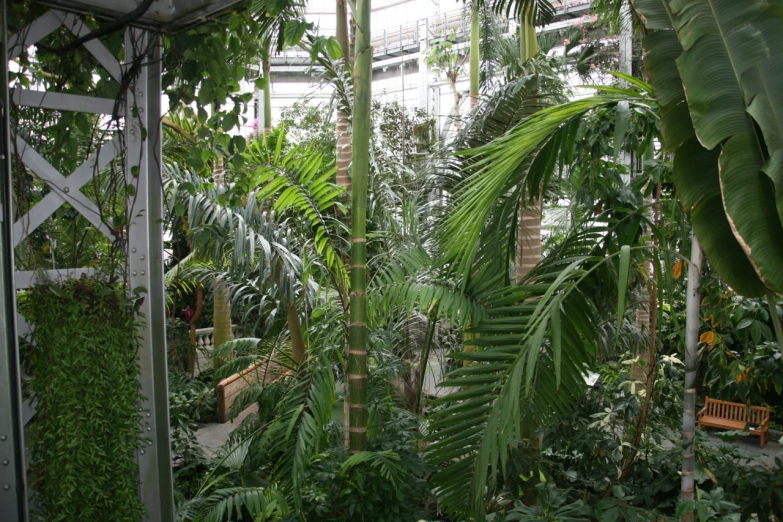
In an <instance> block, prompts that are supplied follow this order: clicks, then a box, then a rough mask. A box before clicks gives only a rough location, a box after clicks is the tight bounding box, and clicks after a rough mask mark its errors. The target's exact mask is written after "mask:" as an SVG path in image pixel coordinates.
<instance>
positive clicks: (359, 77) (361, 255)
mask: <svg viewBox="0 0 783 522" xmlns="http://www.w3.org/2000/svg"><path fill="white" fill-rule="evenodd" d="M370 14H371V10H370V0H358V1H357V2H356V53H355V58H354V60H355V64H354V74H353V78H354V96H355V97H354V110H353V139H352V145H353V151H352V152H353V162H352V163H353V187H352V191H351V194H352V198H351V304H350V322H349V324H348V326H349V336H350V337H349V343H348V347H349V350H348V380H349V391H350V398H349V400H350V404H349V407H350V423H349V428H348V431H349V434H348V436H349V450H350V451H351V452H353V453H358V452H360V451H365V450H366V449H367V309H366V306H367V294H366V287H367V238H366V232H365V228H366V225H367V178H368V173H369V169H370V155H369V152H370V126H371V108H370V102H371V98H372V92H371V87H372V46H371V44H370V41H371V40H370Z"/></svg>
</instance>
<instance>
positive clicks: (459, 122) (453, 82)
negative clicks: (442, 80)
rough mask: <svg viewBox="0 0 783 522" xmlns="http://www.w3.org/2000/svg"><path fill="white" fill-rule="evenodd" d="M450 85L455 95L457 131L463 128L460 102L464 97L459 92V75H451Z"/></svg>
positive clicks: (455, 123) (449, 75)
mask: <svg viewBox="0 0 783 522" xmlns="http://www.w3.org/2000/svg"><path fill="white" fill-rule="evenodd" d="M448 78H449V85H451V92H452V93H453V94H454V126H455V127H456V128H457V130H460V129H461V128H462V115H461V114H460V111H459V102H460V100H462V96H461V95H460V93H459V91H458V90H457V73H456V72H454V73H449V74H448Z"/></svg>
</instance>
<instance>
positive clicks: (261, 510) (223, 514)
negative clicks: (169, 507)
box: [180, 487, 290, 522]
mask: <svg viewBox="0 0 783 522" xmlns="http://www.w3.org/2000/svg"><path fill="white" fill-rule="evenodd" d="M191 502H192V503H191V504H190V505H188V506H183V508H186V509H183V508H181V512H180V517H181V520H184V521H188V520H196V521H199V522H223V521H226V522H228V521H230V520H240V519H241V518H242V517H243V516H245V515H246V514H247V515H249V516H251V517H253V520H258V521H264V520H276V519H277V518H278V517H280V516H286V515H288V514H289V512H290V510H289V509H288V505H287V503H286V500H285V497H284V496H283V495H282V494H280V493H279V492H278V491H275V490H272V489H266V488H247V487H233V488H224V489H218V490H216V491H214V492H213V493H212V494H210V495H209V496H207V497H203V498H195V499H193V500H192V501H191ZM194 508H197V511H196V509H194ZM194 512H197V513H198V514H197V515H196V516H195V517H194V518H189V516H190V515H192V514H193V513H194ZM185 515H187V516H185Z"/></svg>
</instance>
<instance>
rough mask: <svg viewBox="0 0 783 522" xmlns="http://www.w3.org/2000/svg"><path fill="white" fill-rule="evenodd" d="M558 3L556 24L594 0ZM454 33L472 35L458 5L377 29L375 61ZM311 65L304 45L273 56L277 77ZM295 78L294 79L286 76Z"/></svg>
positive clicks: (385, 61)
mask: <svg viewBox="0 0 783 522" xmlns="http://www.w3.org/2000/svg"><path fill="white" fill-rule="evenodd" d="M555 5H556V7H557V10H556V16H555V21H554V23H553V25H554V24H558V25H559V24H562V23H564V22H565V23H566V25H568V22H569V21H570V22H574V21H576V19H578V18H580V17H582V16H584V15H586V14H589V12H590V9H591V5H590V0H562V1H561V2H555ZM452 33H453V34H454V37H455V38H456V41H457V42H464V41H467V40H468V39H469V37H470V21H469V20H468V18H467V17H466V16H465V11H464V10H462V9H458V10H455V11H450V12H447V13H443V14H440V15H438V16H435V17H429V18H425V19H422V20H418V21H415V22H409V23H406V24H402V25H400V26H399V27H396V28H393V29H386V30H384V31H380V32H378V33H376V34H375V35H374V36H373V38H372V46H373V61H374V62H375V67H376V68H378V67H384V66H388V65H389V64H393V63H395V62H396V61H397V60H395V58H402V57H406V56H408V55H413V54H417V53H420V52H421V50H422V48H426V47H428V46H429V44H431V43H432V42H435V41H438V40H441V39H443V38H445V37H447V36H448V35H450V34H452ZM310 66H311V61H310V55H309V54H308V53H307V52H305V51H303V50H301V49H287V50H285V51H283V52H282V53H279V54H277V55H275V56H273V57H272V59H271V67H272V72H273V73H274V74H275V81H280V80H281V79H282V78H280V76H278V74H279V73H282V74H283V75H294V76H300V75H303V74H305V73H306V72H307V70H308V69H309V68H310ZM282 80H283V81H286V80H287V81H293V79H282Z"/></svg>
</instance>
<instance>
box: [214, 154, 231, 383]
mask: <svg viewBox="0 0 783 522" xmlns="http://www.w3.org/2000/svg"><path fill="white" fill-rule="evenodd" d="M223 176H224V171H223V158H217V159H215V166H214V170H213V173H212V178H213V179H214V180H215V184H216V185H218V186H220V185H223V182H224V178H223ZM212 294H213V303H214V304H213V310H212V322H213V326H214V330H213V333H212V346H214V347H216V348H217V347H218V346H220V345H221V344H223V343H225V342H228V341H231V340H233V339H234V335H233V333H232V331H231V300H230V296H229V291H228V286H227V285H226V284H225V282H223V281H222V280H220V279H218V280H217V281H215V288H214V289H213V292H212ZM224 362H225V361H223V360H219V359H215V360H214V363H213V365H214V367H215V368H219V367H220V366H222V365H223V363H224Z"/></svg>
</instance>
